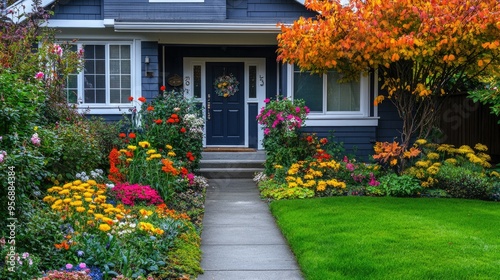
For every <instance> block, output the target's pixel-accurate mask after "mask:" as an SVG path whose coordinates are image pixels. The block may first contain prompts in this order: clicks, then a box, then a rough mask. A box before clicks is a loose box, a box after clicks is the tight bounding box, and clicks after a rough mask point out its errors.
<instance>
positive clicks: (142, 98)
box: [137, 96, 146, 102]
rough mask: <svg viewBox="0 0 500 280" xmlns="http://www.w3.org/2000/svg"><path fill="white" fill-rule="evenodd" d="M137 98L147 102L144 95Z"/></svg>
mask: <svg viewBox="0 0 500 280" xmlns="http://www.w3.org/2000/svg"><path fill="white" fill-rule="evenodd" d="M137 100H139V101H141V102H146V98H145V97H144V96H141V97H139V98H137Z"/></svg>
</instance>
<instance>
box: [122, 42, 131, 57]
mask: <svg viewBox="0 0 500 280" xmlns="http://www.w3.org/2000/svg"><path fill="white" fill-rule="evenodd" d="M121 58H122V59H130V46H128V45H122V46H121Z"/></svg>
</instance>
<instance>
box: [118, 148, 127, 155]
mask: <svg viewBox="0 0 500 280" xmlns="http://www.w3.org/2000/svg"><path fill="white" fill-rule="evenodd" d="M119 152H120V153H122V154H124V153H126V152H127V150H126V149H120V151H119Z"/></svg>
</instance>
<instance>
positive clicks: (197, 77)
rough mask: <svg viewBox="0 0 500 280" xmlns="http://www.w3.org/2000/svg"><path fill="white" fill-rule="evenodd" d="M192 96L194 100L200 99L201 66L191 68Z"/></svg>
mask: <svg viewBox="0 0 500 280" xmlns="http://www.w3.org/2000/svg"><path fill="white" fill-rule="evenodd" d="M193 74H194V77H193V96H194V97H195V98H201V66H200V65H195V66H193Z"/></svg>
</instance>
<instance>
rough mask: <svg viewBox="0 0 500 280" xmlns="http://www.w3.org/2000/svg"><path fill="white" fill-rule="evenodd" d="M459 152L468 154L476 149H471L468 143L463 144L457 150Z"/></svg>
mask: <svg viewBox="0 0 500 280" xmlns="http://www.w3.org/2000/svg"><path fill="white" fill-rule="evenodd" d="M456 151H457V152H458V153H459V154H468V153H472V154H473V153H474V151H473V150H472V149H471V147H469V146H467V145H462V146H460V148H458V149H457V150H456Z"/></svg>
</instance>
